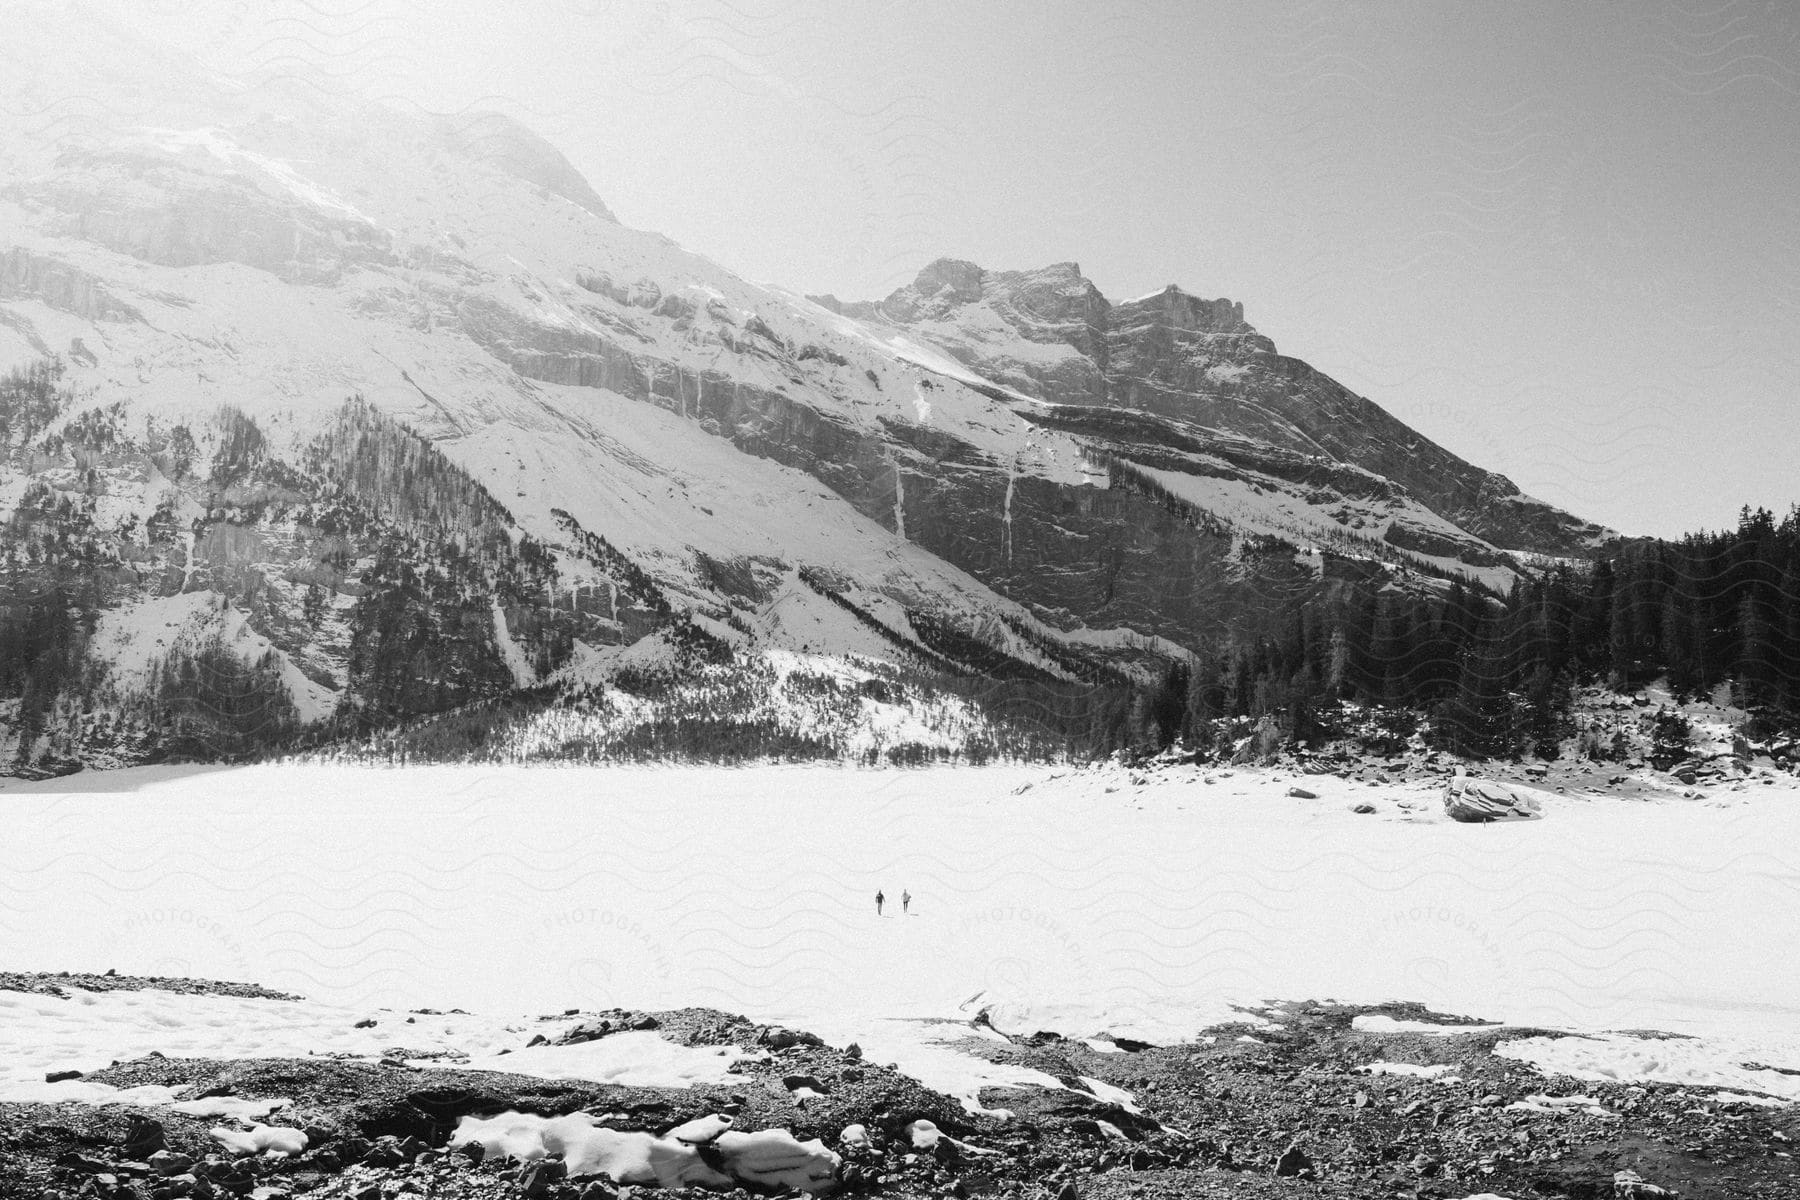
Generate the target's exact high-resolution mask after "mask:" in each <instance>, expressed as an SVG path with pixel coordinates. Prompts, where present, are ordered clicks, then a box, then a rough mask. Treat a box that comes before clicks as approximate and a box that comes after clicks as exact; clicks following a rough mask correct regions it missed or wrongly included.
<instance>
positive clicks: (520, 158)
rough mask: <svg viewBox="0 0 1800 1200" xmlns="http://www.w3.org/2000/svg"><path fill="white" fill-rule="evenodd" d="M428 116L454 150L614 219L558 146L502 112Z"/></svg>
mask: <svg viewBox="0 0 1800 1200" xmlns="http://www.w3.org/2000/svg"><path fill="white" fill-rule="evenodd" d="M431 122H432V126H433V128H434V129H435V130H436V131H437V135H438V137H439V138H440V139H442V140H443V142H444V143H445V144H446V145H448V146H449V147H451V148H452V149H454V150H456V151H458V152H459V153H461V154H464V155H466V156H468V157H469V158H473V159H476V160H477V161H480V162H485V163H487V164H488V165H489V166H492V167H495V168H497V169H499V170H501V171H504V172H506V173H507V174H508V175H511V176H513V177H514V178H516V179H522V180H524V181H525V182H526V183H530V184H535V185H536V186H538V187H541V188H543V189H544V190H545V191H547V192H549V193H551V194H552V195H556V196H561V197H562V198H563V199H564V200H567V201H569V202H570V203H571V204H574V205H577V206H579V207H581V208H584V209H586V210H587V211H588V212H590V213H592V214H594V215H595V216H596V217H599V218H601V219H602V220H605V221H610V222H612V223H613V224H615V225H616V224H618V218H617V217H615V216H613V213H612V210H611V209H609V208H607V207H606V201H604V200H602V199H601V198H600V196H599V194H598V193H597V192H595V191H594V189H593V186H592V185H590V184H589V183H588V181H587V179H586V177H584V176H583V175H582V174H581V172H580V171H577V170H576V169H575V166H574V164H573V163H571V162H570V161H569V160H568V159H567V158H564V157H563V154H562V151H560V150H558V149H557V148H556V147H555V146H553V145H551V144H550V143H549V142H547V141H545V140H544V139H543V138H541V137H539V136H538V135H537V134H535V133H533V132H532V131H531V130H529V129H527V128H526V127H525V126H523V125H521V124H520V123H519V122H517V121H515V120H514V119H513V118H511V117H509V116H507V115H506V114H505V113H499V112H489V111H475V112H462V113H439V114H434V115H433V116H432V118H431Z"/></svg>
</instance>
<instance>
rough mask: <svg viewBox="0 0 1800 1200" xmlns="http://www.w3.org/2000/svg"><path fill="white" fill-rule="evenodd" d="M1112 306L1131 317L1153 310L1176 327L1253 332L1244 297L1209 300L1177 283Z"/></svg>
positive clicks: (1204, 330) (1215, 331)
mask: <svg viewBox="0 0 1800 1200" xmlns="http://www.w3.org/2000/svg"><path fill="white" fill-rule="evenodd" d="M1113 307H1114V308H1115V309H1116V310H1118V311H1119V312H1120V315H1121V316H1122V317H1124V316H1129V313H1130V311H1131V310H1138V311H1149V312H1152V313H1154V314H1155V315H1156V316H1158V317H1160V318H1161V319H1163V320H1164V321H1166V322H1167V323H1168V324H1170V325H1172V326H1173V327H1175V328H1177V329H1190V330H1198V331H1202V332H1206V333H1251V332H1254V330H1253V329H1252V328H1251V326H1250V324H1249V323H1248V322H1247V321H1245V320H1244V302H1243V301H1242V300H1227V299H1225V298H1223V297H1221V298H1219V299H1217V300H1207V299H1205V298H1203V297H1200V296H1196V295H1194V294H1193V293H1192V292H1190V291H1187V290H1186V289H1185V288H1183V287H1181V286H1180V285H1179V284H1174V283H1171V284H1169V285H1168V286H1167V287H1164V288H1163V289H1162V290H1160V291H1155V292H1151V293H1150V294H1149V295H1147V296H1139V297H1137V298H1136V299H1134V300H1124V301H1120V302H1119V303H1118V304H1116V305H1114V306H1113Z"/></svg>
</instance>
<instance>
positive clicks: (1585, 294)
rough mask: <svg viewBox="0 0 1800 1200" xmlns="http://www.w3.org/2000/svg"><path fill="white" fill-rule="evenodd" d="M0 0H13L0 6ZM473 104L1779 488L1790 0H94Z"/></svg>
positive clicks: (811, 215)
mask: <svg viewBox="0 0 1800 1200" xmlns="http://www.w3.org/2000/svg"><path fill="white" fill-rule="evenodd" d="M5 2H6V0H0V8H3V7H4V4H5ZM105 7H107V9H108V10H109V11H110V12H113V13H116V14H117V17H118V19H119V20H120V21H121V22H122V23H126V24H130V25H133V26H136V27H138V28H140V29H143V30H145V31H146V32H151V33H153V34H155V35H156V36H160V37H164V38H167V39H169V40H172V41H175V42H177V43H179V44H181V45H183V46H185V47H187V48H189V49H191V50H194V51H196V52H198V53H200V54H202V55H203V56H206V57H208V58H209V59H210V60H211V61H213V62H215V63H216V64H218V65H220V66H222V67H233V68H242V67H254V68H257V69H261V70H270V69H274V70H283V69H292V70H297V71H301V70H305V71H312V70H320V69H322V70H325V71H327V72H329V73H330V74H331V75H332V76H334V77H335V78H338V79H341V80H342V81H344V82H345V83H347V84H349V85H351V86H354V87H357V88H359V89H361V90H364V91H367V92H370V93H373V94H377V95H381V96H385V97H387V98H389V99H390V100H391V101H392V102H394V103H396V104H400V105H418V106H422V107H426V108H432V109H439V110H456V109H461V108H464V107H491V108H499V109H502V110H504V111H507V112H509V113H511V114H513V115H515V116H517V117H519V118H521V119H523V120H524V121H526V122H527V123H528V124H530V125H532V126H533V127H534V128H535V129H537V130H538V131H539V132H540V133H542V134H544V135H545V136H546V137H548V138H549V139H550V140H552V141H553V142H555V143H556V144H557V145H558V146H560V147H561V148H562V149H563V150H564V151H565V153H567V154H568V156H569V157H570V159H571V160H572V161H573V162H574V163H575V164H576V166H578V167H579V168H581V170H582V171H583V172H584V173H585V174H586V175H587V176H588V178H589V179H590V181H591V182H592V183H593V185H594V187H595V188H596V190H597V191H599V193H600V194H601V195H602V196H603V197H605V199H606V201H607V202H608V204H610V205H611V206H612V207H613V209H614V211H616V212H617V213H618V214H619V215H620V217H621V218H622V219H623V220H624V221H625V222H626V223H627V224H631V225H635V226H639V227H643V228H649V229H656V230H659V231H661V232H664V233H666V234H668V235H669V236H671V237H673V238H674V239H675V240H677V241H679V242H681V243H682V244H683V245H685V246H687V247H689V248H690V249H694V250H697V251H700V252H702V253H705V254H707V255H709V256H711V257H713V258H715V259H717V260H719V261H720V262H722V263H724V264H726V265H727V266H730V267H732V268H734V269H736V270H737V271H739V272H740V273H742V274H745V275H748V276H750V277H752V278H757V279H763V280H768V281H772V282H777V283H781V284H784V285H787V286H790V287H793V288H797V289H801V290H805V291H815V292H817V291H829V292H834V293H836V294H837V295H839V296H841V297H845V298H866V297H872V296H876V295H881V294H885V293H886V292H887V291H889V290H891V289H892V288H893V287H895V286H897V285H898V284H900V283H903V282H905V281H906V280H908V279H910V278H911V276H912V275H913V274H914V273H915V272H916V271H917V270H918V268H919V267H920V266H922V265H924V264H925V263H926V262H928V261H930V260H931V259H933V258H937V257H939V256H942V255H953V256H956V257H962V258H969V259H973V260H974V261H976V262H979V263H981V264H983V265H984V266H988V267H994V268H1019V267H1032V266H1038V265H1042V264H1044V263H1048V262H1055V261H1064V260H1075V261H1077V262H1079V263H1080V264H1081V265H1082V268H1083V270H1084V271H1085V272H1086V273H1087V274H1088V275H1089V277H1091V278H1092V279H1093V280H1094V281H1095V282H1096V283H1097V284H1098V285H1099V286H1100V288H1101V289H1102V290H1103V291H1105V292H1106V293H1107V294H1108V295H1110V296H1112V297H1113V298H1115V299H1118V298H1123V297H1128V296H1132V295H1137V294H1140V293H1143V292H1146V291H1149V290H1151V289H1152V288H1155V287H1159V286H1161V285H1162V284H1165V283H1169V282H1177V283H1180V284H1182V285H1183V286H1185V287H1187V288H1189V289H1190V290H1193V291H1196V292H1199V293H1201V294H1204V295H1208V296H1213V295H1224V296H1229V297H1231V298H1233V299H1238V300H1242V301H1243V302H1244V304H1245V308H1246V315H1247V316H1248V317H1249V318H1250V320H1251V321H1252V322H1253V323H1255V324H1256V325H1257V326H1258V327H1259V328H1260V329H1262V330H1263V331H1264V332H1265V333H1267V334H1268V335H1269V336H1270V337H1272V338H1274V339H1275V341H1276V344H1277V345H1278V346H1280V347H1281V348H1282V349H1283V350H1284V351H1285V352H1288V353H1291V354H1295V355H1298V356H1300V357H1303V358H1306V359H1308V360H1310V361H1311V362H1313V363H1314V364H1315V365H1317V366H1319V367H1320V368H1322V369H1324V370H1326V371H1328V372H1330V373H1331V374H1333V375H1336V376H1337V377H1338V378H1340V379H1342V380H1343V381H1344V382H1345V383H1346V384H1348V385H1350V386H1351V387H1353V388H1355V389H1357V390H1358V391H1361V392H1363V393H1365V394H1366V395H1368V396H1369V397H1371V398H1372V399H1374V400H1376V401H1377V402H1379V403H1381V404H1382V405H1384V406H1385V407H1387V408H1388V409H1390V410H1391V411H1393V412H1394V413H1395V414H1396V415H1398V416H1399V417H1401V418H1402V419H1403V420H1406V421H1408V422H1410V423H1411V424H1413V425H1415V426H1416V427H1417V428H1419V429H1420V430H1421V431H1423V432H1425V433H1426V434H1428V435H1429V436H1431V437H1433V438H1434V439H1436V440H1438V441H1440V442H1442V443H1444V444H1445V445H1447V446H1449V447H1450V448H1452V449H1453V450H1456V451H1457V452H1459V453H1461V454H1463V455H1465V456H1467V457H1469V458H1471V459H1473V460H1475V461H1476V462H1479V463H1480V464H1482V465H1484V466H1488V467H1492V468H1495V469H1498V470H1501V471H1504V472H1506V473H1507V474H1509V475H1511V476H1512V477H1513V478H1514V479H1515V480H1516V481H1517V482H1518V483H1519V484H1520V485H1521V486H1523V487H1524V488H1525V489H1526V490H1527V491H1530V492H1532V493H1534V494H1537V495H1539V496H1541V497H1543V498H1544V499H1546V500H1550V501H1552V502H1554V503H1557V504H1561V505H1563V506H1565V507H1567V508H1570V509H1572V510H1574V511H1576V512H1578V513H1579V514H1581V515H1583V516H1587V517H1591V518H1594V519H1597V520H1601V521H1604V522H1606V523H1609V524H1611V525H1614V526H1616V527H1618V528H1621V529H1623V530H1625V531H1627V532H1632V533H1660V534H1675V533H1679V532H1681V531H1683V530H1686V529H1689V528H1693V527H1696V526H1700V525H1705V526H1718V525H1721V524H1725V523H1728V522H1729V521H1731V520H1732V519H1733V517H1734V515H1735V513H1736V510H1737V508H1738V507H1739V505H1741V504H1745V503H1749V504H1763V505H1767V506H1769V507H1771V508H1777V509H1778V510H1784V509H1785V508H1786V507H1787V506H1788V505H1789V504H1790V503H1793V502H1795V501H1800V470H1797V469H1796V460H1797V458H1800V3H1796V2H1795V0H1688V2H1686V3H1678V2H1671V0H1584V2H1583V3H1580V4H1568V3H1561V2H1558V3H1545V2H1540V0H1491V2H1485V3H1470V2H1457V0H1409V2H1394V3H1355V2H1337V0H1334V2H1328V3H1317V4H1311V3H1308V4H1300V3H1292V2H1290V0H1262V2H1260V3H1257V4H1254V5H1243V4H1224V3H1210V2H1200V0H1171V2H1168V3H1164V2H1161V0H1122V2H1118V3H1109V4H1103V5H1095V4H1092V3H1087V2H1083V3H1075V2H1071V0H1036V2H1035V3H1023V2H1011V0H1006V2H989V3H969V2H967V0H961V2H943V0H911V2H907V3H864V2H859V0H820V2H814V0H522V2H520V3H509V4H495V3H492V2H491V0H489V2H485V3H474V2H471V0H455V2H452V0H445V2H439V3H407V2H405V0H355V2H352V0H269V2H263V0H257V2H254V3H252V2H251V0H129V2H127V0H105Z"/></svg>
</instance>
